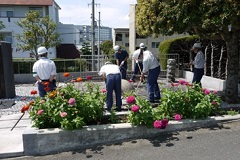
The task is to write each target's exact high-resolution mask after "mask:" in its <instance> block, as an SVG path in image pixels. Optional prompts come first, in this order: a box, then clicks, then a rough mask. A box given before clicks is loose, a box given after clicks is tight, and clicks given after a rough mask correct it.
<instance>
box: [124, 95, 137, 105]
mask: <svg viewBox="0 0 240 160" xmlns="http://www.w3.org/2000/svg"><path fill="white" fill-rule="evenodd" d="M126 101H127V103H128V104H132V103H135V97H134V96H129V97H127V99H126Z"/></svg>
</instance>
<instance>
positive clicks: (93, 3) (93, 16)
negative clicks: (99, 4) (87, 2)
mask: <svg viewBox="0 0 240 160" xmlns="http://www.w3.org/2000/svg"><path fill="white" fill-rule="evenodd" d="M94 7H95V2H94V0H92V29H91V30H92V71H95V67H94V57H95V56H94V55H95V30H94V29H95V27H94V26H95V9H94Z"/></svg>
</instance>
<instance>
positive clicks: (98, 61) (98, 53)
mask: <svg viewBox="0 0 240 160" xmlns="http://www.w3.org/2000/svg"><path fill="white" fill-rule="evenodd" d="M98 15H99V17H98V71H99V70H100V12H98Z"/></svg>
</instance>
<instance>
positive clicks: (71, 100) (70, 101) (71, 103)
mask: <svg viewBox="0 0 240 160" xmlns="http://www.w3.org/2000/svg"><path fill="white" fill-rule="evenodd" d="M68 103H69V105H71V106H73V105H74V104H75V103H76V100H75V98H70V99H69V100H68Z"/></svg>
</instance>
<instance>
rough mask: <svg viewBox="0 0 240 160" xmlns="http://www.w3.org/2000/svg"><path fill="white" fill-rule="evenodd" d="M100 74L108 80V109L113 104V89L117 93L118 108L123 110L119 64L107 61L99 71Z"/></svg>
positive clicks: (109, 109)
mask: <svg viewBox="0 0 240 160" xmlns="http://www.w3.org/2000/svg"><path fill="white" fill-rule="evenodd" d="M99 75H100V76H101V77H102V79H103V80H104V81H105V82H106V89H107V102H106V103H107V110H108V111H109V112H110V111H111V109H112V106H113V90H114V91H115V95H116V106H117V108H116V110H117V111H121V110H122V99H121V96H122V92H121V89H122V87H121V83H122V81H121V79H122V78H121V71H120V69H119V66H118V65H116V64H112V63H111V62H106V63H105V65H103V66H102V67H101V69H100V71H99Z"/></svg>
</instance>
